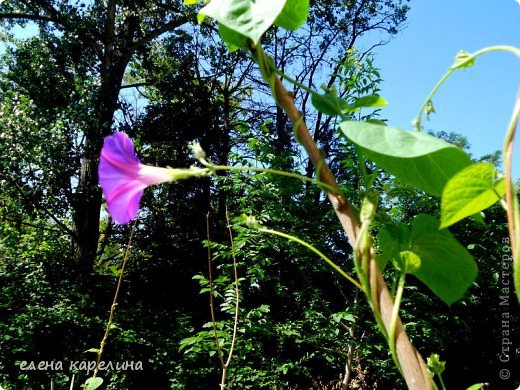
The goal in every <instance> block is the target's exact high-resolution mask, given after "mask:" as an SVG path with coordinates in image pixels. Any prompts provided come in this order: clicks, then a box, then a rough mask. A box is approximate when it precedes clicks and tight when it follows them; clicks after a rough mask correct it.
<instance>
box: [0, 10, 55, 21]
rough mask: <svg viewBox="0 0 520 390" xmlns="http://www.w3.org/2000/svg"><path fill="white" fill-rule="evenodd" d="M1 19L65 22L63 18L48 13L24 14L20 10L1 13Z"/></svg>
mask: <svg viewBox="0 0 520 390" xmlns="http://www.w3.org/2000/svg"><path fill="white" fill-rule="evenodd" d="M0 19H20V20H34V21H40V22H53V23H60V24H62V23H63V20H62V19H59V18H56V17H53V16H48V15H34V14H24V13H18V12H7V13H5V12H4V13H0Z"/></svg>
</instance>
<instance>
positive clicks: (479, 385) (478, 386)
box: [466, 383, 485, 390]
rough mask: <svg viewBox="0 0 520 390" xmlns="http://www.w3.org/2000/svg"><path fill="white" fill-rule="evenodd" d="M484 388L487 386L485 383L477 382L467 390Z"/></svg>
mask: <svg viewBox="0 0 520 390" xmlns="http://www.w3.org/2000/svg"><path fill="white" fill-rule="evenodd" d="M484 388H485V386H484V383H475V384H474V385H471V386H470V387H468V388H467V389H466V390H481V389H484Z"/></svg>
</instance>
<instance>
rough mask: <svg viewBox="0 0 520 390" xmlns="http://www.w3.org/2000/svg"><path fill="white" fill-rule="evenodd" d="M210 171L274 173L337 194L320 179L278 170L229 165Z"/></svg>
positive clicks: (334, 189) (215, 166)
mask: <svg viewBox="0 0 520 390" xmlns="http://www.w3.org/2000/svg"><path fill="white" fill-rule="evenodd" d="M207 169H208V171H210V172H211V171H251V172H262V173H272V174H274V175H279V176H286V177H292V178H295V179H300V180H304V181H307V182H310V183H314V184H317V185H318V186H319V187H322V188H326V189H327V190H329V191H334V192H337V189H336V188H334V187H332V186H330V185H329V184H327V183H324V182H322V181H320V180H318V179H313V178H311V177H307V176H303V175H299V174H297V173H293V172H286V171H280V170H278V169H271V168H259V167H235V166H227V165H211V166H208V168H207Z"/></svg>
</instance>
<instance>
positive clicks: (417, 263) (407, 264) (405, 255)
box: [399, 251, 421, 274]
mask: <svg viewBox="0 0 520 390" xmlns="http://www.w3.org/2000/svg"><path fill="white" fill-rule="evenodd" d="M399 257H400V258H401V267H402V268H401V270H402V271H404V272H405V273H407V274H414V273H415V272H417V270H418V269H419V268H420V267H421V258H420V257H419V256H417V255H416V254H415V253H413V252H410V251H403V252H401V253H400V256H399Z"/></svg>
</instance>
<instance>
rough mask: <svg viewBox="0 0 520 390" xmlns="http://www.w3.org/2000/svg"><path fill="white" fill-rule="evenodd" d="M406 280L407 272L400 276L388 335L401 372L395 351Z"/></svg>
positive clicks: (391, 350)
mask: <svg viewBox="0 0 520 390" xmlns="http://www.w3.org/2000/svg"><path fill="white" fill-rule="evenodd" d="M405 279H406V272H402V273H401V275H400V276H399V283H398V285H397V292H396V294H395V298H394V308H393V310H392V318H391V320H390V332H389V335H388V343H389V345H390V352H391V353H392V357H393V359H394V362H395V365H396V366H397V368H398V369H399V371H401V373H402V369H401V365H400V364H399V359H398V358H397V351H396V350H395V330H396V325H397V318H398V317H399V307H400V306H401V300H402V298H403V291H404V285H405Z"/></svg>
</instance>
